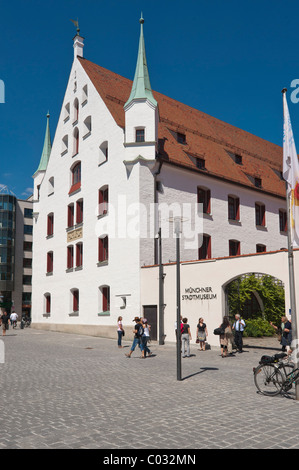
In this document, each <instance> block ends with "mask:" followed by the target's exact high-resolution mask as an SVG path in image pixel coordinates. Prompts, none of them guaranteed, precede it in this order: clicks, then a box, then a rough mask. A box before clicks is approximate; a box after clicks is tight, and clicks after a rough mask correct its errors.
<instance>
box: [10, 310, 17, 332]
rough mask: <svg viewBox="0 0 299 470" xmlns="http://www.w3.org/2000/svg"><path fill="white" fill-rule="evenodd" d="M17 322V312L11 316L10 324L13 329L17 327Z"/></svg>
mask: <svg viewBox="0 0 299 470" xmlns="http://www.w3.org/2000/svg"><path fill="white" fill-rule="evenodd" d="M17 320H18V314H17V313H16V312H12V313H11V315H10V322H11V326H12V327H13V328H16V327H17Z"/></svg>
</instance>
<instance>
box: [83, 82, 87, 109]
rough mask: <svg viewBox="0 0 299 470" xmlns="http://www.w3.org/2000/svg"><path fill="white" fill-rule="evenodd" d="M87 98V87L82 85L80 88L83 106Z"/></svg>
mask: <svg viewBox="0 0 299 470" xmlns="http://www.w3.org/2000/svg"><path fill="white" fill-rule="evenodd" d="M87 100H88V87H87V85H84V87H83V88H82V106H84V105H85V104H86V103H87Z"/></svg>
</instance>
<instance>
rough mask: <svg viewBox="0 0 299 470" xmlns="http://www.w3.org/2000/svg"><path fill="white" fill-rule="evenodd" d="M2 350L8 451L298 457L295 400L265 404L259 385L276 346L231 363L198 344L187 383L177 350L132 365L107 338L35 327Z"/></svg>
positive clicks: (251, 344)
mask: <svg viewBox="0 0 299 470" xmlns="http://www.w3.org/2000/svg"><path fill="white" fill-rule="evenodd" d="M3 341H4V343H5V359H6V361H5V364H0V373H1V376H2V381H1V383H0V394H1V398H2V402H3V400H4V401H5V402H6V403H7V406H5V407H3V409H2V412H1V416H0V429H1V434H0V448H1V449H10V448H14V449H17V448H23V449H27V448H28V449H33V448H35V449H38V448H40V449H46V448H47V449H65V448H69V449H88V448H89V449H135V448H140V447H142V448H143V449H203V448H207V449H221V448H226V449H259V448H268V449H274V448H280V449H287V448H299V430H298V431H297V423H298V419H299V407H298V402H296V401H295V400H294V396H291V397H290V398H289V399H288V398H285V397H283V396H278V397H273V398H271V397H265V396H262V395H259V394H258V393H257V390H256V388H255V385H254V382H253V373H252V368H253V367H254V366H256V365H257V364H258V361H259V359H260V357H261V356H262V355H263V354H274V353H276V352H279V349H280V346H279V343H278V342H277V340H275V339H274V340H273V339H270V340H269V339H268V340H267V342H266V343H265V341H264V339H258V340H252V339H244V345H245V346H244V350H245V352H244V353H243V354H239V355H236V356H235V357H229V358H225V359H222V358H221V356H220V355H219V350H218V349H217V348H215V349H212V350H208V351H205V352H204V353H203V352H201V353H200V352H199V351H197V347H196V345H194V346H192V352H193V353H194V354H196V355H195V356H193V357H191V358H190V359H189V358H186V359H184V360H183V361H182V377H183V379H184V380H182V381H181V382H179V381H177V380H176V346H175V345H174V344H167V345H164V346H159V345H158V344H152V345H151V349H152V351H153V353H154V354H155V356H154V357H152V358H147V359H145V360H141V359H140V358H139V355H140V353H139V352H138V351H136V352H135V353H134V355H133V356H132V358H131V359H130V360H129V359H127V358H126V357H125V355H124V353H125V351H127V350H128V348H123V349H118V348H117V344H116V340H115V341H114V340H108V339H105V338H96V337H88V336H81V335H72V334H63V333H56V332H55V333H54V332H44V331H37V330H34V328H30V329H29V328H28V329H25V330H14V337H9V331H8V334H7V337H6V338H4V339H3ZM124 344H125V345H126V346H130V344H129V343H126V342H125V343H124ZM86 348H92V349H86ZM281 416H286V417H287V422H286V421H285V419H284V420H282V419H281Z"/></svg>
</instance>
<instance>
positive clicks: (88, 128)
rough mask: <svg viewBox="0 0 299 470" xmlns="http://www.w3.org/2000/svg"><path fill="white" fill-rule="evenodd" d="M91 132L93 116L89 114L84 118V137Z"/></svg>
mask: <svg viewBox="0 0 299 470" xmlns="http://www.w3.org/2000/svg"><path fill="white" fill-rule="evenodd" d="M90 134H91V116H87V118H86V119H85V120H84V136H83V139H86V137H88V136H89V135H90Z"/></svg>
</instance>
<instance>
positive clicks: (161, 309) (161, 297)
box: [154, 162, 165, 345]
mask: <svg viewBox="0 0 299 470" xmlns="http://www.w3.org/2000/svg"><path fill="white" fill-rule="evenodd" d="M162 164H163V163H162V162H160V165H159V168H158V170H157V172H156V173H155V174H154V184H155V191H154V194H155V197H154V200H155V211H157V204H158V194H157V176H158V175H159V174H160V172H161V168H162ZM155 215H156V217H157V219H156V220H158V212H155ZM156 239H158V253H159V344H161V345H163V344H164V339H165V335H164V273H163V262H162V233H161V227H159V230H158V233H157V238H156ZM155 243H157V242H156V241H155ZM156 253H157V251H156V250H155V254H156ZM156 261H157V260H156V259H155V262H156Z"/></svg>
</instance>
